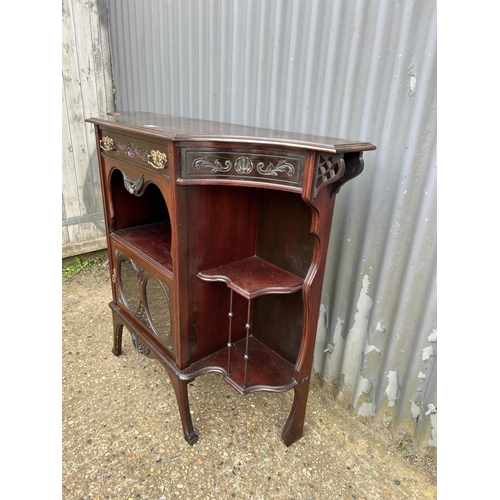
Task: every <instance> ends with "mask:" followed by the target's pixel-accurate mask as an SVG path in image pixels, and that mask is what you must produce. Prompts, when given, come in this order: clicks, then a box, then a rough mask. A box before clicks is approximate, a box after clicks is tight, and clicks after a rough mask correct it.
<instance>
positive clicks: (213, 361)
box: [182, 337, 297, 394]
mask: <svg viewBox="0 0 500 500" xmlns="http://www.w3.org/2000/svg"><path fill="white" fill-rule="evenodd" d="M248 340H249V342H248V354H249V356H250V359H252V363H251V364H249V365H248V370H247V381H246V384H245V380H244V371H245V370H244V366H245V359H244V355H245V339H241V340H239V341H238V342H235V343H234V344H233V346H232V348H231V368H230V371H229V373H228V369H227V368H228V349H227V348H223V349H221V350H220V351H217V352H215V353H214V354H211V355H210V356H207V357H206V358H204V359H201V360H200V361H197V362H196V363H193V364H192V365H191V366H190V367H189V368H187V369H186V370H184V371H183V372H182V375H183V378H186V379H189V378H191V377H197V376H199V375H202V374H204V373H209V372H217V373H221V374H222V375H223V376H224V379H225V380H226V382H227V383H228V384H229V385H231V387H233V388H234V389H235V390H236V391H237V392H238V393H239V394H249V393H251V392H257V391H267V392H284V391H288V390H289V389H292V388H293V387H295V386H296V385H297V381H296V380H295V379H294V378H293V372H294V366H293V365H292V364H291V363H289V362H288V361H286V360H285V359H283V358H282V357H281V356H279V355H278V354H276V353H275V352H274V351H273V350H272V349H270V348H269V347H267V346H266V345H264V344H263V343H262V342H260V341H259V340H257V339H256V338H255V337H249V339H248ZM270 381H272V383H270Z"/></svg>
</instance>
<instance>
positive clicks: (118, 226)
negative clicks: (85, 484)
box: [87, 112, 375, 446]
mask: <svg viewBox="0 0 500 500" xmlns="http://www.w3.org/2000/svg"><path fill="white" fill-rule="evenodd" d="M87 121H88V122H90V123H92V124H93V127H94V129H95V135H96V141H97V149H98V157H99V168H100V179H101V188H102V196H103V202H104V214H105V222H106V230H107V231H106V233H107V244H108V252H109V262H110V272H111V282H112V297H113V300H112V301H111V302H110V304H109V306H110V308H111V311H112V316H113V329H114V331H113V348H112V351H113V353H114V354H115V356H119V355H120V354H121V351H122V333H123V327H124V326H125V327H126V329H127V330H128V331H129V332H130V334H131V337H132V342H133V344H134V346H135V348H136V349H137V351H138V352H139V353H141V354H144V355H146V356H149V357H151V358H154V359H156V360H158V361H159V362H160V363H161V364H162V365H163V366H164V367H165V369H166V371H167V373H168V375H169V376H170V378H171V380H172V385H173V387H174V390H175V394H176V397H177V403H178V407H179V412H180V417H181V423H182V428H183V431H184V436H185V438H186V440H187V441H188V442H189V443H190V444H193V443H194V442H195V441H196V440H197V434H196V431H195V429H194V427H193V423H192V418H191V413H190V409H189V397H188V384H189V382H191V381H192V380H194V379H195V378H196V377H199V376H201V375H203V374H206V373H211V372H215V373H219V374H220V375H221V376H222V377H223V379H224V380H225V381H226V382H227V383H228V384H229V385H230V386H231V387H232V388H233V389H234V390H235V391H237V392H238V393H239V394H241V395H245V394H249V393H252V392H255V391H268V392H281V391H288V390H293V391H294V400H293V403H292V407H291V411H290V414H289V417H288V420H287V422H286V424H285V426H284V429H283V433H282V440H283V442H284V444H285V445H287V446H289V445H291V444H292V443H294V442H295V441H297V440H298V439H300V437H301V436H302V432H303V425H304V418H305V411H306V403H307V396H308V391H309V383H310V376H311V370H312V361H313V352H314V344H315V337H316V328H317V323H318V316H319V306H320V298H321V287H322V283H323V274H324V269H325V259H326V255H327V250H328V242H329V236H330V228H331V225H332V216H333V207H334V203H335V197H336V195H337V193H338V192H339V189H340V188H341V186H342V185H343V184H344V183H345V182H347V181H349V180H350V179H352V178H353V177H356V176H357V175H359V174H360V173H361V172H362V170H363V159H362V155H363V151H368V150H372V149H375V147H374V146H373V145H372V144H370V143H368V142H359V141H351V140H345V139H334V138H327V137H316V136H311V135H306V134H297V133H288V132H281V131H275V130H268V129H260V128H252V127H245V126H239V125H232V124H227V123H218V122H210V121H204V120H195V119H186V118H180V117H173V116H166V115H157V114H152V113H141V112H137V113H134V112H124V113H112V114H109V115H106V116H104V117H99V118H89V119H88V120H87Z"/></svg>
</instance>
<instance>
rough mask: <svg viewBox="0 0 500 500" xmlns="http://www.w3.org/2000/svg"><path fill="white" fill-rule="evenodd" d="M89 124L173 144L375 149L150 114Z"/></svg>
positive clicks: (366, 144)
mask: <svg viewBox="0 0 500 500" xmlns="http://www.w3.org/2000/svg"><path fill="white" fill-rule="evenodd" d="M86 121H88V122H90V123H95V124H97V125H99V126H101V127H104V128H107V127H112V128H113V129H114V130H117V131H123V132H126V131H128V132H129V133H130V132H134V131H136V132H142V133H144V132H146V131H147V133H148V134H149V135H151V136H156V137H160V138H167V139H170V140H172V141H199V142H205V141H208V142H226V143H227V142H237V143H249V144H262V145H274V146H286V147H293V148H300V149H308V150H314V151H326V152H329V153H349V152H358V151H359V152H361V151H369V150H372V149H375V146H374V145H373V144H371V143H370V142H362V141H355V140H349V139H337V138H334V137H322V136H316V135H309V134H301V133H296V132H285V131H280V130H271V129H266V128H260V127H249V126H245V125H236V124H231V123H221V122H216V121H209V120H199V119H195V118H182V117H179V116H170V115H161V114H156V113H148V112H120V113H110V114H107V115H105V116H102V117H99V118H89V119H88V120H86Z"/></svg>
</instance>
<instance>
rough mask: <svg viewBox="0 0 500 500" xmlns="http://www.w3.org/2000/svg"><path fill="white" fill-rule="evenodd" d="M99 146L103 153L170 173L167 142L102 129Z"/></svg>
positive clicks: (166, 173) (163, 172) (165, 173)
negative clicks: (161, 142) (162, 142)
mask: <svg viewBox="0 0 500 500" xmlns="http://www.w3.org/2000/svg"><path fill="white" fill-rule="evenodd" d="M99 147H100V150H101V154H103V155H106V156H111V157H114V158H119V159H121V160H126V161H129V162H132V163H135V164H136V165H141V166H142V167H147V168H150V169H152V170H155V171H157V172H160V173H162V174H164V175H166V176H168V175H169V168H168V145H167V144H159V143H155V142H152V141H150V140H147V139H144V138H142V137H141V136H126V135H121V134H117V133H116V132H113V131H110V130H100V131H99Z"/></svg>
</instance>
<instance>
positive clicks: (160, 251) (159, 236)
mask: <svg viewBox="0 0 500 500" xmlns="http://www.w3.org/2000/svg"><path fill="white" fill-rule="evenodd" d="M111 239H114V240H115V241H119V242H121V243H122V244H123V243H126V244H127V246H128V247H129V248H130V249H131V250H132V251H133V252H135V253H136V254H137V255H138V256H139V257H142V258H143V259H146V260H153V261H155V262H156V263H157V264H159V265H160V266H161V267H164V268H165V269H166V270H167V271H169V273H170V274H172V273H173V265H172V255H171V254H170V248H171V240H172V233H171V231H170V222H155V223H152V224H145V225H143V226H136V227H129V228H126V229H119V230H117V231H115V232H114V233H111Z"/></svg>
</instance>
